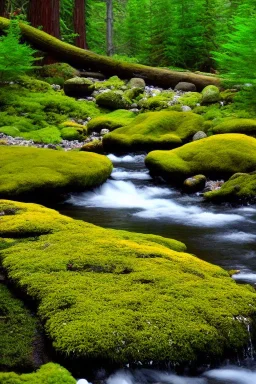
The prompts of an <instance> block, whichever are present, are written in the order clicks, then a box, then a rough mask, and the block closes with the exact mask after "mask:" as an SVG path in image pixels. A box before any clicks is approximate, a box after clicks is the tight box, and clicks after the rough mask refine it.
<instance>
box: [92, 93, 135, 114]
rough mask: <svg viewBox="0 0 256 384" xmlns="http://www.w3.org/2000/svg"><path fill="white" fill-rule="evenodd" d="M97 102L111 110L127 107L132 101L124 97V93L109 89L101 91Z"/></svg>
mask: <svg viewBox="0 0 256 384" xmlns="http://www.w3.org/2000/svg"><path fill="white" fill-rule="evenodd" d="M96 103H97V104H98V105H99V106H100V107H104V108H108V109H110V110H116V109H126V108H128V107H129V105H130V104H131V101H130V100H128V99H127V98H125V97H124V95H123V94H122V93H118V92H114V91H108V92H103V93H100V94H99V95H98V96H97V97H96Z"/></svg>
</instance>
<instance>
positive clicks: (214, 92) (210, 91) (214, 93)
mask: <svg viewBox="0 0 256 384" xmlns="http://www.w3.org/2000/svg"><path fill="white" fill-rule="evenodd" d="M219 100H220V90H219V88H218V87H216V86H215V85H207V87H205V88H204V89H203V90H202V103H203V104H210V103H216V102H218V101H219Z"/></svg>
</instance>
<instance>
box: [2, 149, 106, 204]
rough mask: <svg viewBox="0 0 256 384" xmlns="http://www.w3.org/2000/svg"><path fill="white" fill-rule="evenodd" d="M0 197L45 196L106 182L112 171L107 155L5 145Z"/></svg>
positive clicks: (35, 197)
mask: <svg viewBox="0 0 256 384" xmlns="http://www.w3.org/2000/svg"><path fill="white" fill-rule="evenodd" d="M0 171H1V180H0V196H1V197H4V198H9V197H12V198H15V199H16V198H26V197H28V196H29V198H34V199H35V200H36V199H37V198H42V197H43V196H48V197H49V196H50V195H56V194H59V193H60V192H65V191H75V190H82V189H85V188H88V187H93V186H96V185H99V184H101V183H103V182H104V181H105V180H106V179H107V178H108V176H109V175H110V173H111V171H112V163H111V161H110V160H109V159H108V158H107V157H104V156H100V155H96V154H89V153H80V152H64V151H53V150H49V149H37V148H26V147H2V148H1V159H0Z"/></svg>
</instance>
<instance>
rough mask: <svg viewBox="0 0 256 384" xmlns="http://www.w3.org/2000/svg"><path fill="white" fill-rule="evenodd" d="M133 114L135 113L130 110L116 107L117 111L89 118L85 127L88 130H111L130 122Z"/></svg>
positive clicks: (133, 116)
mask: <svg viewBox="0 0 256 384" xmlns="http://www.w3.org/2000/svg"><path fill="white" fill-rule="evenodd" d="M135 116H136V114H135V113H133V112H131V111H127V110H125V109H118V110H117V111H114V112H111V113H108V114H107V115H102V116H99V117H95V118H94V119H92V120H90V121H89V123H88V125H87V129H88V132H100V131H101V130H102V129H108V130H109V131H113V130H114V129H116V128H120V127H124V126H125V125H128V124H130V123H131V121H132V120H133V119H134V118H135Z"/></svg>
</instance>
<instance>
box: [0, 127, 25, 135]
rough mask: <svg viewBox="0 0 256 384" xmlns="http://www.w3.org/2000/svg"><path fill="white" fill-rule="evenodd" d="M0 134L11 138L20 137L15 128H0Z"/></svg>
mask: <svg viewBox="0 0 256 384" xmlns="http://www.w3.org/2000/svg"><path fill="white" fill-rule="evenodd" d="M0 132H1V133H4V134H5V135H8V136H12V137H17V136H20V131H19V129H18V128H15V127H8V126H3V127H0Z"/></svg>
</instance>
